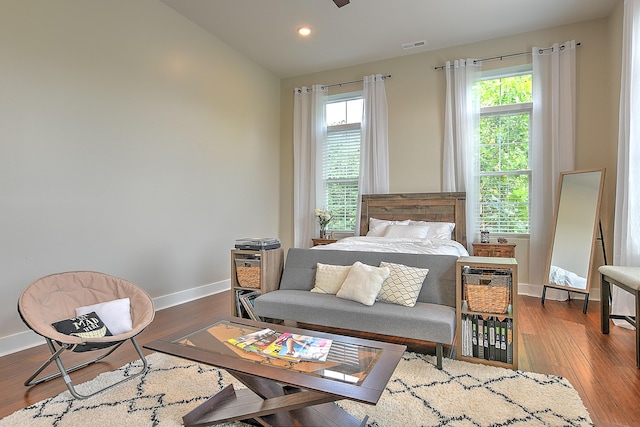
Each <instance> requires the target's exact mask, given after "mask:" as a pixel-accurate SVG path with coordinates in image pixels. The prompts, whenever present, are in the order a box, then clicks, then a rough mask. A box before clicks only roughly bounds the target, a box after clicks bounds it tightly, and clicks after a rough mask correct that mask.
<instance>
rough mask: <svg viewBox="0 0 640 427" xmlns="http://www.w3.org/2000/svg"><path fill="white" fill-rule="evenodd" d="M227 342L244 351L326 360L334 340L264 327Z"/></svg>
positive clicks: (269, 355)
mask: <svg viewBox="0 0 640 427" xmlns="http://www.w3.org/2000/svg"><path fill="white" fill-rule="evenodd" d="M227 342H228V343H229V344H231V345H234V346H236V347H239V348H241V349H243V350H244V351H249V352H253V353H257V354H260V355H262V356H265V357H275V358H278V359H284V360H289V361H295V362H299V361H312V362H325V361H326V360H327V356H328V355H329V350H330V349H331V344H332V342H333V341H332V340H330V339H326V338H319V337H312V336H308V335H299V334H291V333H288V332H284V333H280V332H276V331H274V330H273V329H269V328H266V329H262V330H260V331H257V332H253V333H250V334H247V335H243V336H241V337H237V338H230V339H228V340H227Z"/></svg>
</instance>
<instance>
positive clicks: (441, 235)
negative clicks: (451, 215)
mask: <svg viewBox="0 0 640 427" xmlns="http://www.w3.org/2000/svg"><path fill="white" fill-rule="evenodd" d="M409 225H411V226H417V225H422V226H427V227H429V235H428V236H427V238H428V239H448V240H451V233H453V229H454V228H455V227H456V224H455V223H453V222H427V221H409Z"/></svg>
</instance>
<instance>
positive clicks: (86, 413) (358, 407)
mask: <svg viewBox="0 0 640 427" xmlns="http://www.w3.org/2000/svg"><path fill="white" fill-rule="evenodd" d="M147 359H148V361H149V364H150V369H149V371H148V372H147V373H146V374H145V375H142V376H140V377H138V378H135V379H133V380H131V381H128V382H125V383H124V384H121V385H120V386H117V387H115V388H112V389H110V390H107V391H105V392H103V393H100V394H98V395H96V396H93V397H91V398H89V399H85V400H76V399H74V398H73V397H72V396H71V394H70V393H69V392H68V391H67V392H64V393H61V394H59V395H58V396H55V397H53V398H50V399H45V400H43V401H41V402H38V403H36V404H34V405H32V406H29V407H28V408H25V409H22V410H20V411H17V412H15V413H13V414H11V415H9V416H7V417H5V418H3V419H1V420H0V427H7V426H30V427H39V426H47V427H50V426H54V427H66V426H72V427H76V426H87V425H92V426H94V425H102V426H105V425H129V426H181V425H182V416H183V415H184V414H186V413H187V412H189V411H190V410H191V409H193V408H194V407H196V406H198V405H199V404H200V403H202V402H203V401H205V400H206V399H208V398H209V397H211V396H212V395H213V394H215V393H216V392H217V391H218V390H220V389H221V388H222V387H223V386H225V385H227V384H229V383H233V384H234V387H236V388H243V386H242V385H241V384H240V383H239V382H237V381H236V380H235V379H234V378H233V377H231V376H230V375H229V374H227V373H226V372H224V371H223V370H219V369H216V368H213V367H211V366H207V365H200V364H197V363H194V362H191V361H188V360H184V359H179V358H176V357H172V356H167V355H164V354H160V353H154V354H152V355H150V356H149V357H147ZM138 366H140V362H139V361H138V362H133V363H132V364H128V365H125V366H123V367H122V368H120V369H118V370H117V371H114V372H109V373H104V374H101V375H100V376H98V377H97V378H95V379H94V380H91V381H88V382H86V383H84V384H80V385H78V386H77V389H78V391H79V392H81V393H88V392H90V391H91V390H95V389H96V388H99V387H100V386H101V384H110V383H111V382H113V381H114V379H115V378H122V377H123V376H126V375H128V374H129V372H130V371H131V372H135V369H136V367H138ZM339 405H340V406H342V407H343V408H344V409H345V410H347V411H348V412H349V413H351V414H352V415H354V416H355V417H356V418H358V419H363V418H364V416H365V415H368V416H369V420H368V425H369V426H372V427H378V426H379V427H387V426H389V427H393V426H400V427H411V426H457V427H466V426H476V427H477V426H592V425H593V423H592V422H591V419H590V417H589V414H588V412H587V410H586V409H585V407H584V404H583V403H582V401H581V400H580V397H579V396H578V393H577V392H576V390H575V389H574V388H573V387H572V386H571V384H570V383H569V382H568V381H567V380H566V379H564V378H561V377H556V376H550V375H543V374H536V373H531V372H522V371H512V370H509V369H502V368H495V367H490V366H485V365H480V364H473V363H467V362H461V361H457V360H450V359H444V361H443V369H442V370H441V371H439V370H438V369H436V367H435V358H434V357H433V356H425V355H422V354H416V353H411V352H407V353H405V354H404V357H403V358H402V360H401V361H400V363H399V364H398V367H397V369H396V370H395V372H394V374H393V376H392V378H391V380H390V381H389V384H388V385H387V388H386V390H385V391H384V393H383V395H382V397H381V398H380V401H379V402H378V404H377V405H376V406H372V405H366V404H361V403H355V402H351V401H347V400H342V401H340V402H339ZM233 425H234V426H240V425H244V424H242V423H235V424H233Z"/></svg>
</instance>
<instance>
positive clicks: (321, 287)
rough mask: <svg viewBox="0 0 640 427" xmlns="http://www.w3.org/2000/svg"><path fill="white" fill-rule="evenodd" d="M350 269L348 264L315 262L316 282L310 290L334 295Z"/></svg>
mask: <svg viewBox="0 0 640 427" xmlns="http://www.w3.org/2000/svg"><path fill="white" fill-rule="evenodd" d="M349 270H351V266H350V265H332V264H321V263H317V264H316V282H315V287H314V288H313V289H311V292H317V293H320V294H332V295H335V294H336V293H337V292H338V291H339V290H340V287H341V286H342V283H343V282H344V279H346V278H347V274H349Z"/></svg>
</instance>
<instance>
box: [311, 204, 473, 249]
mask: <svg viewBox="0 0 640 427" xmlns="http://www.w3.org/2000/svg"><path fill="white" fill-rule="evenodd" d="M465 209H466V198H465V193H399V194H367V195H363V196H362V204H361V215H360V235H359V236H354V237H346V238H343V239H340V240H339V241H337V242H336V243H332V244H329V245H322V246H316V247H315V248H314V249H318V250H350V251H362V252H396V253H421V254H445V255H456V256H466V255H469V253H468V252H467V249H466V247H467V238H466V213H465Z"/></svg>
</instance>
